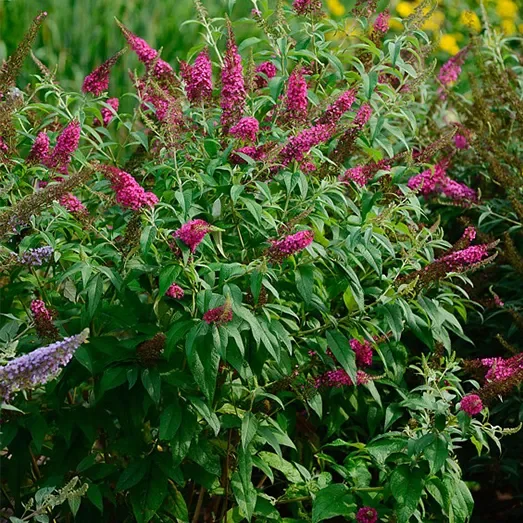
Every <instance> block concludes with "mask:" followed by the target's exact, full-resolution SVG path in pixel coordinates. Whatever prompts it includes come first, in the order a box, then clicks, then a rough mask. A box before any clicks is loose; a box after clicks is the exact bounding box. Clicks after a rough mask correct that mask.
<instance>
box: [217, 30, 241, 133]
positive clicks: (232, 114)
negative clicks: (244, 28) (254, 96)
mask: <svg viewBox="0 0 523 523" xmlns="http://www.w3.org/2000/svg"><path fill="white" fill-rule="evenodd" d="M246 96H247V92H246V91H245V82H244V78H243V67H242V57H241V56H240V53H238V47H237V46H236V42H235V41H234V35H233V33H232V30H229V39H228V41H227V50H226V52H225V63H224V65H223V69H222V93H221V100H220V107H221V108H222V116H221V120H220V121H221V124H222V125H223V127H224V128H225V130H228V129H229V127H231V126H232V125H234V124H235V123H237V122H238V120H239V119H240V118H241V116H242V114H243V110H244V107H245V97H246Z"/></svg>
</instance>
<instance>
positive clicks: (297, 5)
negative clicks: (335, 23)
mask: <svg viewBox="0 0 523 523" xmlns="http://www.w3.org/2000/svg"><path fill="white" fill-rule="evenodd" d="M292 8H293V9H294V11H295V13H296V14H298V15H307V14H319V13H321V0H294V2H293V3H292Z"/></svg>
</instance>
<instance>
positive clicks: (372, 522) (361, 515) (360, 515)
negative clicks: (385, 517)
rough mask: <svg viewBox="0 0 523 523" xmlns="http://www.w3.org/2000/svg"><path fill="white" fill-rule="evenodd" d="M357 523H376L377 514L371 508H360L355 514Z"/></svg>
mask: <svg viewBox="0 0 523 523" xmlns="http://www.w3.org/2000/svg"><path fill="white" fill-rule="evenodd" d="M356 521H357V523H376V521H378V512H377V511H376V509H375V508H372V507H361V508H360V509H359V510H358V512H357V514H356Z"/></svg>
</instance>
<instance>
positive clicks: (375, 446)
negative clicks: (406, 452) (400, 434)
mask: <svg viewBox="0 0 523 523" xmlns="http://www.w3.org/2000/svg"><path fill="white" fill-rule="evenodd" d="M406 446H407V440H406V439H404V438H396V437H393V436H384V437H379V438H376V439H374V440H373V441H371V442H370V443H369V444H368V445H367V451H368V452H369V454H370V455H371V456H372V457H373V458H374V459H375V460H376V462H377V463H378V464H379V465H384V464H385V461H386V459H387V458H388V457H389V456H390V455H391V454H393V453H394V452H401V451H402V450H403V449H405V448H406Z"/></svg>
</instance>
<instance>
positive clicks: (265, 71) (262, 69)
mask: <svg viewBox="0 0 523 523" xmlns="http://www.w3.org/2000/svg"><path fill="white" fill-rule="evenodd" d="M255 71H256V73H258V74H257V75H256V80H255V81H256V87H257V88H258V89H261V88H262V87H267V85H268V80H270V79H271V78H274V77H275V76H276V72H277V70H276V66H275V65H274V64H273V63H272V62H263V63H261V64H260V65H258V66H257V67H256V69H255ZM262 75H265V76H262Z"/></svg>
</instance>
